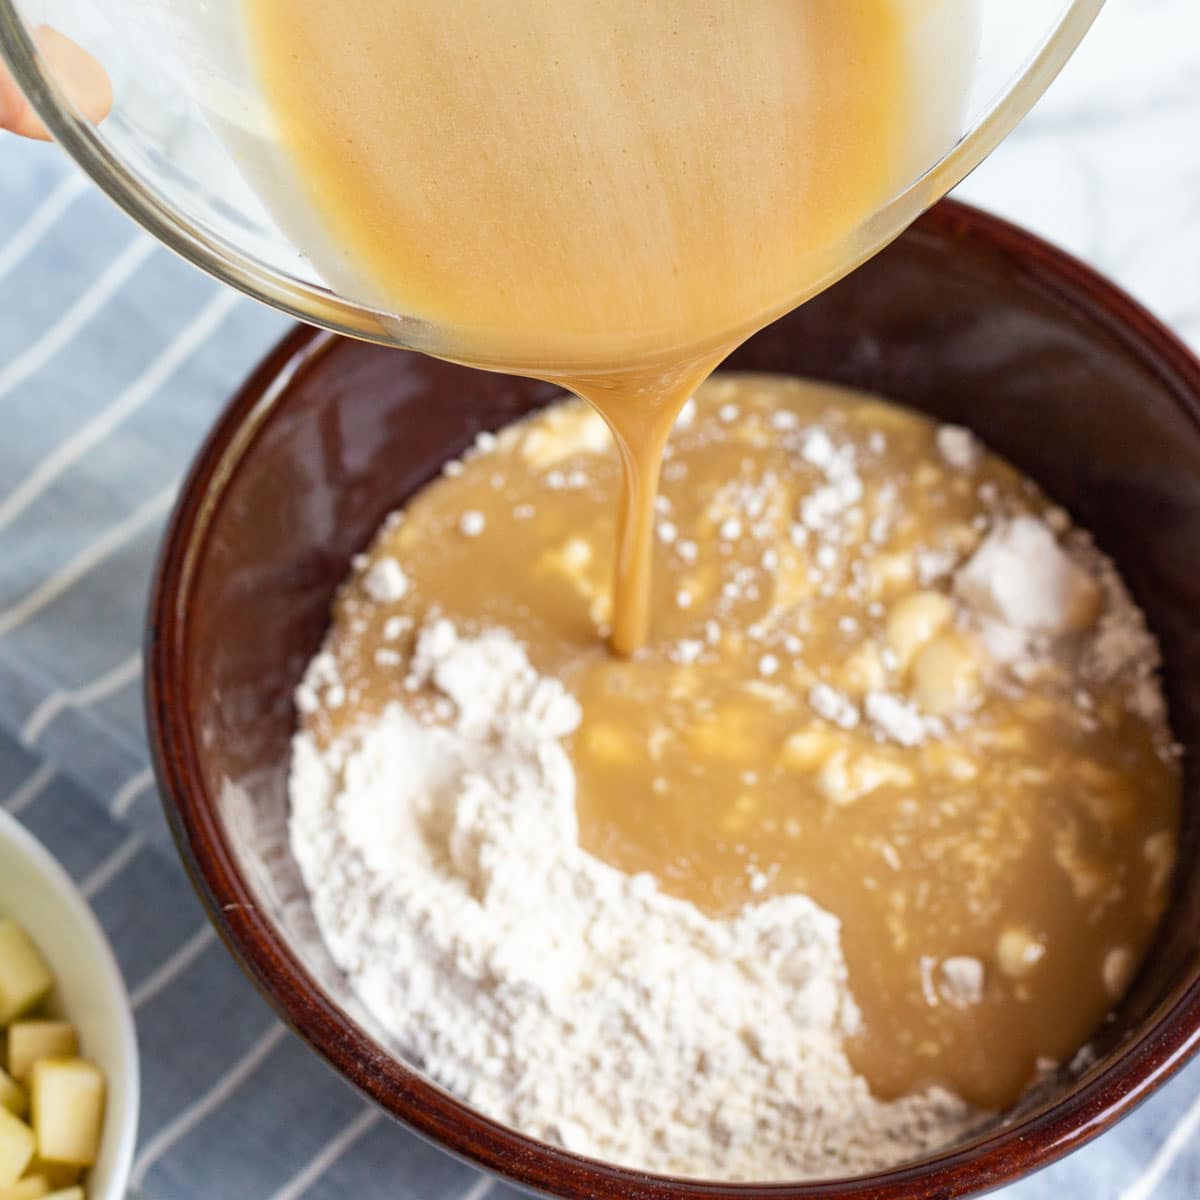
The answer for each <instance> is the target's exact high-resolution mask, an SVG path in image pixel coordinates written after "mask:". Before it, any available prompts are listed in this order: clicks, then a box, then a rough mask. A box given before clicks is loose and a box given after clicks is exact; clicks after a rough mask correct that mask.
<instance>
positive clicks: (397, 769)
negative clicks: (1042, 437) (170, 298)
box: [293, 377, 1179, 1179]
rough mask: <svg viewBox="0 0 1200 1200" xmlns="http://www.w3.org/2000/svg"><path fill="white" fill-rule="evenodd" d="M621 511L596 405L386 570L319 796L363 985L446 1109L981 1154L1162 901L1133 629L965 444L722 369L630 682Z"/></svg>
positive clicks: (315, 841)
mask: <svg viewBox="0 0 1200 1200" xmlns="http://www.w3.org/2000/svg"><path fill="white" fill-rule="evenodd" d="M618 486H619V464H618V462H617V456H616V453H615V450H614V449H613V446H612V443H611V439H610V436H609V434H608V432H607V430H606V428H605V426H604V424H603V422H602V421H601V420H600V419H599V418H598V417H597V416H596V415H595V414H594V412H592V410H590V409H588V408H587V407H586V406H585V405H583V404H582V403H580V402H576V401H572V402H567V403H564V404H562V405H561V406H558V407H555V408H553V409H551V410H548V411H547V412H545V413H543V414H541V415H539V416H537V417H534V418H532V419H530V420H528V421H526V422H524V423H522V424H520V425H517V426H514V427H512V428H510V429H508V430H505V431H503V432H501V433H500V434H499V435H498V436H497V437H493V436H491V435H485V436H484V437H483V438H481V439H480V442H479V444H478V445H477V447H476V448H475V450H474V451H473V452H472V453H471V454H469V455H468V456H467V458H466V460H465V461H464V462H462V463H454V464H450V466H449V467H448V468H447V470H446V475H445V477H444V478H443V479H441V480H439V481H438V482H436V483H434V484H432V485H430V486H429V487H428V488H426V489H425V490H424V491H423V492H422V493H420V494H419V495H418V496H417V497H416V498H414V500H413V501H412V502H411V503H410V504H409V505H408V506H407V508H406V509H405V510H404V512H403V513H402V514H398V515H397V517H396V518H394V519H393V520H392V521H390V522H389V523H388V524H387V526H386V527H385V529H384V530H383V531H382V532H381V534H380V536H379V538H378V540H377V541H376V543H375V545H374V546H373V547H372V548H371V550H370V552H369V554H368V555H366V556H364V558H363V559H362V560H361V561H360V562H359V563H358V564H357V569H356V573H355V575H354V577H353V578H352V579H351V580H350V581H349V582H348V583H347V585H346V587H345V589H344V590H343V593H342V595H341V597H340V598H339V601H338V606H337V610H336V613H335V621H334V626H333V629H332V631H331V633H330V636H329V639H328V642H327V644H326V647H325V649H324V651H323V653H322V654H321V655H320V656H319V657H318V659H317V660H316V661H315V662H314V665H313V667H312V668H311V669H310V671H309V674H308V677H307V679H306V682H305V684H304V685H303V686H302V687H301V689H300V692H299V693H298V704H299V707H300V709H301V713H302V734H301V736H300V738H299V740H298V745H297V768H296V772H295V775H294V779H293V804H294V818H293V845H294V848H295V851H296V854H297V857H298V859H299V861H300V863H301V866H302V868H303V869H304V872H305V877H306V880H307V882H308V884H309V887H310V890H311V892H312V895H313V900H314V908H315V911H316V913H317V916H318V919H319V920H320V921H321V924H322V928H323V931H324V933H325V936H326V939H327V940H328V941H329V944H330V947H331V949H332V951H333V953H334V955H335V957H336V958H337V959H338V961H339V962H340V963H341V964H342V965H343V966H344V967H345V968H346V969H347V970H348V971H349V972H350V974H351V976H352V977H353V978H354V980H355V982H356V984H357V985H358V987H359V989H360V991H361V993H362V994H363V996H364V999H365V1000H366V1002H367V1004H368V1006H369V1007H371V1009H372V1010H373V1011H374V1013H375V1015H376V1016H377V1017H379V1018H380V1019H381V1020H382V1021H383V1022H384V1024H385V1025H386V1026H387V1028H388V1032H389V1033H390V1034H391V1035H392V1036H393V1037H394V1038H395V1039H396V1041H397V1043H398V1044H399V1045H400V1046H401V1047H402V1048H404V1049H405V1050H406V1051H407V1052H409V1053H415V1054H417V1055H418V1056H419V1057H420V1058H421V1059H422V1060H423V1061H424V1062H425V1063H426V1065H427V1067H428V1068H429V1069H430V1070H431V1071H432V1072H433V1073H434V1074H435V1075H438V1076H439V1078H441V1080H442V1082H444V1083H445V1084H446V1085H447V1086H449V1087H451V1088H453V1089H455V1090H457V1091H459V1092H460V1093H461V1094H463V1095H465V1096H467V1098H469V1099H471V1100H472V1102H474V1103H476V1104H478V1105H479V1106H480V1107H482V1108H484V1109H485V1110H487V1111H490V1112H491V1113H492V1115H494V1116H496V1117H498V1118H499V1119H501V1120H505V1121H508V1122H509V1123H512V1124H515V1125H517V1126H519V1127H521V1128H524V1129H527V1130H528V1131H530V1132H532V1133H534V1134H535V1135H537V1136H542V1137H548V1138H551V1139H554V1140H559V1141H561V1142H563V1143H564V1144H567V1145H569V1146H571V1147H572V1148H575V1149H580V1150H582V1151H583V1152H585V1153H590V1154H595V1155H598V1156H600V1157H604V1158H608V1159H611V1160H614V1161H618V1162H623V1163H627V1164H629V1165H631V1166H635V1167H646V1168H650V1169H660V1170H672V1171H678V1172H681V1173H685V1174H702V1175H716V1176H719V1177H721V1176H723V1177H737V1178H764V1179H765V1178H798V1177H803V1176H809V1175H829V1174H838V1173H843V1172H845V1171H848V1170H858V1169H865V1168H866V1167H869V1166H880V1165H888V1164H890V1163H893V1162H895V1161H898V1160H899V1159H902V1158H904V1157H908V1156H911V1155H913V1154H916V1153H919V1152H921V1151H922V1150H925V1149H929V1148H932V1147H934V1146H937V1145H940V1144H944V1143H945V1142H946V1141H949V1140H952V1139H953V1138H955V1137H957V1136H959V1135H960V1134H961V1133H962V1132H964V1131H965V1130H967V1129H969V1128H970V1127H971V1125H972V1123H973V1122H975V1121H976V1120H978V1119H980V1118H981V1117H982V1116H983V1115H984V1114H985V1113H986V1112H988V1111H989V1110H995V1109H999V1108H1002V1107H1004V1106H1005V1105H1007V1104H1009V1103H1011V1102H1012V1101H1013V1100H1014V1099H1015V1098H1016V1097H1017V1096H1018V1095H1019V1094H1020V1092H1021V1091H1022V1090H1023V1089H1024V1088H1025V1087H1026V1086H1028V1084H1029V1083H1030V1082H1031V1081H1032V1080H1034V1079H1035V1078H1036V1077H1037V1075H1038V1073H1039V1072H1040V1071H1043V1070H1045V1069H1046V1068H1047V1067H1048V1066H1049V1065H1050V1064H1052V1063H1057V1062H1059V1061H1063V1060H1065V1059H1068V1058H1070V1057H1071V1056H1072V1055H1073V1054H1074V1053H1075V1052H1076V1051H1077V1050H1078V1049H1079V1047H1080V1046H1081V1045H1082V1044H1083V1043H1084V1042H1085V1041H1086V1040H1087V1038H1088V1037H1089V1036H1090V1035H1091V1034H1092V1032H1093V1031H1094V1030H1095V1028H1096V1027H1097V1025H1098V1023H1099V1022H1100V1020H1101V1019H1102V1017H1103V1015H1104V1013H1105V1012H1106V1011H1107V1010H1108V1009H1109V1008H1110V1007H1111V1006H1112V1005H1113V1004H1114V1003H1115V1002H1116V1000H1117V999H1119V997H1120V996H1121V994H1122V993H1123V991H1124V989H1125V987H1126V985H1127V983H1128V981H1129V980H1130V978H1131V977H1132V974H1133V972H1134V971H1135V970H1136V968H1137V965H1138V962H1139V961H1140V958H1141V956H1142V954H1143V952H1144V950H1145V948H1146V945H1147V943H1148V940H1149V938H1150V936H1151V934H1152V932H1153V929H1154V927H1155V923H1156V921H1157V919H1158V917H1159V915H1160V914H1161V912H1162V910H1163V907H1164V904H1165V898H1166V889H1167V884H1168V881H1169V877H1170V873H1171V868H1172V865H1173V861H1174V853H1175V830H1176V825H1177V817H1178V790H1179V781H1178V773H1177V767H1176V764H1175V760H1174V756H1173V750H1172V745H1171V738H1170V734H1169V730H1168V727H1167V724H1166V719H1165V713H1164V709H1163V704H1162V700H1161V696H1160V693H1159V690H1158V685H1157V682H1156V679H1155V668H1156V665H1157V652H1156V649H1155V646H1154V642H1153V640H1152V638H1151V637H1150V636H1149V634H1148V633H1147V632H1146V630H1145V627H1144V623H1143V621H1142V618H1141V616H1140V614H1139V613H1138V611H1137V610H1136V608H1134V606H1133V605H1132V603H1131V601H1130V600H1129V598H1128V596H1127V594H1126V593H1125V591H1124V588H1123V587H1122V585H1121V583H1120V581H1119V579H1118V578H1117V576H1116V574H1115V571H1114V569H1113V567H1112V565H1111V564H1110V563H1108V562H1107V560H1105V559H1104V558H1103V557H1102V556H1101V555H1100V554H1099V553H1098V552H1097V551H1096V550H1095V548H1094V547H1093V546H1092V545H1091V543H1090V540H1089V539H1088V538H1087V536H1086V534H1084V533H1082V532H1081V531H1078V530H1075V529H1073V528H1072V527H1071V525H1070V522H1069V519H1068V518H1067V517H1066V515H1065V514H1064V513H1062V512H1061V511H1060V510H1056V509H1054V508H1053V507H1052V506H1050V505H1049V504H1048V503H1047V501H1046V500H1045V498H1044V497H1043V496H1042V495H1041V494H1040V492H1039V491H1038V489H1037V488H1036V487H1035V486H1034V485H1033V484H1032V483H1030V482H1029V481H1028V480H1026V479H1024V478H1023V477H1021V476H1020V475H1019V474H1017V473H1016V472H1015V471H1014V470H1013V469H1012V468H1011V467H1009V466H1008V465H1007V464H1005V463H1004V462H1002V461H1001V460H999V459H998V458H996V457H994V456H992V455H990V454H988V453H986V452H985V451H984V450H983V449H982V448H981V447H980V446H979V445H978V444H977V443H976V442H975V441H974V439H973V438H972V437H971V436H970V435H969V434H967V433H966V432H965V431H963V430H959V429H954V428H946V427H943V428H938V427H937V426H935V425H933V424H931V423H930V422H928V421H927V420H925V419H924V418H921V417H918V416H916V415H915V414H912V413H910V412H907V411H905V410H902V409H899V408H897V407H895V406H893V405H889V404H886V403H884V402H882V401H880V400H877V399H873V398H870V397H862V396H858V395H854V394H850V393H846V392H843V391H839V390H835V389H830V388H825V387H816V386H813V385H808V384H804V383H801V382H798V381H795V380H784V379H774V378H765V377H742V378H739V377H724V378H718V379H717V380H715V381H713V382H710V383H709V384H707V385H705V386H704V387H703V388H702V389H701V390H700V392H699V394H698V395H697V397H696V399H695V401H694V403H693V404H692V405H690V406H689V407H688V408H687V409H685V411H684V414H683V417H682V418H681V420H680V423H679V424H678V426H677V427H676V430H675V433H674V435H673V437H672V440H671V442H670V443H669V445H668V450H667V458H666V462H665V465H664V471H663V486H662V492H661V494H660V496H659V498H658V500H657V511H656V520H655V558H656V562H655V566H656V571H655V576H654V588H655V592H654V596H653V610H654V613H655V636H654V639H653V640H652V642H651V643H650V644H649V645H647V646H646V647H644V648H643V649H642V650H640V651H638V652H637V653H636V654H634V655H633V656H632V657H631V658H629V659H625V660H619V659H614V658H613V657H611V656H610V655H609V654H608V653H607V652H606V651H605V649H604V647H603V642H602V635H603V634H604V633H606V632H607V627H608V624H609V621H610V620H611V610H610V607H609V606H610V587H609V580H610V578H611V566H612V554H613V549H612V536H611V529H610V515H611V511H612V506H613V503H614V499H615V495H616V491H617V488H618ZM498 638H499V639H500V640H497V639H498ZM489 680H490V681H491V682H489ZM497 680H503V681H504V682H503V686H500V685H499V684H497V682H496V681H497ZM497 714H502V716H503V720H500V719H498V717H497ZM510 751H511V753H510ZM531 764H532V765H531ZM527 768H528V770H529V772H530V773H529V774H527V775H522V773H521V772H522V771H525V770H526V769H527ZM447 772H448V774H447ZM506 779H507V780H508V783H507V784H506V783H505V780H506ZM523 779H524V780H527V781H531V782H529V788H528V792H527V796H528V798H529V799H528V805H527V806H526V807H524V808H523V807H522V805H523V802H522V800H521V781H522V780H523ZM389 780H390V782H389ZM414 780H415V781H416V782H415V783H413V781H414ZM481 781H482V782H481ZM409 784H412V786H409ZM506 788H507V794H506V795H501V793H503V792H504V791H505V789H506ZM480 789H482V790H480ZM485 793H486V794H485ZM536 797H541V798H542V801H544V803H542V801H538V800H537V799H536ZM484 812H486V813H487V814H488V822H489V823H488V824H486V825H484V824H481V823H480V822H479V821H477V820H476V819H475V818H476V817H477V816H478V814H479V813H484ZM523 821H525V822H527V823H529V824H527V826H526V827H524V828H523V827H522V822H523ZM549 828H553V829H554V830H555V831H556V834H555V836H556V837H557V838H558V839H559V840H558V841H557V842H555V843H553V844H551V843H548V842H546V841H545V839H544V838H543V836H542V835H543V833H544V832H545V830H546V829H549ZM487 829H491V830H492V831H493V832H492V833H488V832H487ZM496 829H501V830H502V833H496V832H495V830H496ZM576 830H577V832H576ZM414 847H415V849H414ZM391 848H397V854H396V855H392V854H391ZM564 864H566V866H564ZM415 879H420V880H422V881H423V887H422V889H421V890H420V891H417V890H415V889H413V888H411V887H410V885H411V884H412V881H413V880H415ZM439 889H441V890H440V891H439ZM435 894H436V895H441V896H442V901H441V902H442V903H443V904H444V905H445V906H449V907H448V908H447V911H450V909H452V910H453V912H454V921H453V929H452V930H451V931H449V932H448V928H449V927H448V926H447V925H445V924H443V923H441V922H439V920H438V919H437V914H436V913H435V912H434V910H433V908H431V907H430V905H431V904H432V901H430V900H429V897H430V896H431V895H435ZM781 906H783V907H781ZM443 915H444V914H443ZM832 918H836V919H837V920H832ZM389 922H393V927H394V928H402V929H403V931H404V942H403V952H402V953H400V952H399V951H398V947H397V946H393V953H392V954H391V955H390V956H389V955H388V954H387V953H386V948H385V945H384V943H383V942H381V940H380V930H381V929H382V928H385V927H387V926H388V924H389ZM618 922H619V923H624V926H625V927H622V928H616V927H614V926H615V923H618ZM630 926H632V927H630ZM563 930H565V931H566V932H567V933H568V934H569V935H570V936H568V937H565V938H560V937H559V936H558V935H559V932H560V931H563ZM719 945H724V946H726V951H727V952H725V953H724V961H723V965H721V961H720V960H721V959H722V955H721V954H717V953H715V952H714V953H713V954H708V953H707V951H705V948H706V947H707V949H708V950H711V949H713V947H714V946H719ZM656 947H660V948H665V949H660V950H659V951H658V952H656ZM702 951H704V952H702ZM672 955H675V956H676V957H675V958H673V959H672V957H671V956H672ZM672 976H674V977H677V980H680V979H681V981H677V983H676V984H675V985H672V984H670V983H669V981H670V979H671V978H672ZM414 979H415V980H416V981H417V982H414ZM747 980H749V981H750V982H749V983H748V982H747ZM656 981H657V983H656ZM743 987H744V988H746V989H747V990H745V991H744V992H742V991H740V990H739V989H740V988H743ZM639 988H641V989H642V992H643V993H644V994H642V993H639V990H638V989H639ZM425 997H433V998H434V999H435V1001H436V1002H434V1003H427V1002H425V1000H424V998H425ZM723 997H724V999H725V1000H727V1001H728V1004H727V1005H726V1004H723V1000H722V998H723ZM451 998H453V999H451ZM459 1002H461V1005H462V1006H461V1008H458V1009H457V1015H458V1017H460V1018H461V1019H462V1021H463V1022H464V1024H463V1025H462V1026H460V1027H458V1028H457V1037H456V1036H454V1033H455V1027H454V1026H453V1025H447V1026H445V1027H439V1022H442V1021H445V1020H447V1019H448V1015H449V1011H450V1010H454V1009H456V1005H458V1004H459ZM708 1010H711V1012H710V1011H708ZM739 1013H741V1016H739V1015H738V1014H739ZM551 1018H553V1019H551ZM684 1024H687V1025H688V1026H689V1028H688V1030H687V1031H686V1032H687V1036H683V1035H682V1034H681V1026H682V1025H684ZM464 1030H469V1031H470V1032H469V1036H466V1037H464V1036H463V1031H464ZM548 1030H553V1031H554V1034H553V1036H549V1034H548V1033H547V1031H548ZM464 1042H466V1043H467V1044H463V1043H464ZM535 1047H536V1049H535ZM613 1054H615V1055H616V1059H617V1061H616V1063H615V1065H614V1061H613V1057H612V1056H613ZM797 1068H799V1069H797ZM531 1077H532V1078H533V1080H534V1083H535V1084H537V1083H538V1082H539V1081H540V1082H541V1083H543V1084H545V1088H544V1092H545V1094H544V1095H540V1096H539V1094H538V1088H537V1086H527V1085H528V1084H529V1081H530V1078H531ZM554 1080H560V1081H565V1086H564V1087H562V1088H561V1089H557V1090H556V1089H555V1088H554V1087H553V1086H551V1084H552V1082H553V1081H554ZM656 1080H665V1081H666V1083H667V1084H669V1087H667V1088H666V1090H665V1091H663V1092H662V1093H661V1094H659V1093H655V1092H654V1090H653V1089H654V1087H655V1081H656ZM621 1081H628V1082H629V1083H630V1085H631V1091H630V1092H629V1094H628V1095H625V1094H618V1095H617V1099H616V1100H615V1101H614V1100H613V1098H612V1095H611V1094H610V1093H613V1092H614V1089H616V1091H617V1092H618V1093H619V1089H620V1086H621ZM646 1095H649V1096H650V1097H651V1099H652V1100H653V1102H654V1103H653V1104H650V1105H649V1106H648V1108H647V1110H646V1111H644V1112H642V1111H638V1109H637V1105H638V1103H639V1100H640V1099H641V1098H642V1097H643V1096H646ZM684 1095H686V1096H687V1099H686V1101H685V1100H684V1099H681V1098H680V1097H683V1096H684ZM731 1095H732V1096H737V1097H738V1099H737V1100H736V1101H735V1100H733V1099H732V1098H731ZM670 1096H675V1097H676V1098H677V1099H676V1100H675V1101H672V1102H671V1104H674V1105H675V1106H676V1107H677V1109H678V1111H674V1112H672V1111H667V1112H665V1113H664V1112H662V1111H659V1110H661V1109H662V1108H663V1107H664V1106H665V1107H667V1108H668V1110H669V1109H670V1107H671V1105H670V1104H667V1105H664V1098H665V1097H670ZM956 1098H957V1099H956ZM731 1104H732V1105H733V1108H732V1109H731V1108H730V1105H731ZM656 1112H657V1116H656V1115H655V1113H656Z"/></svg>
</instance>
